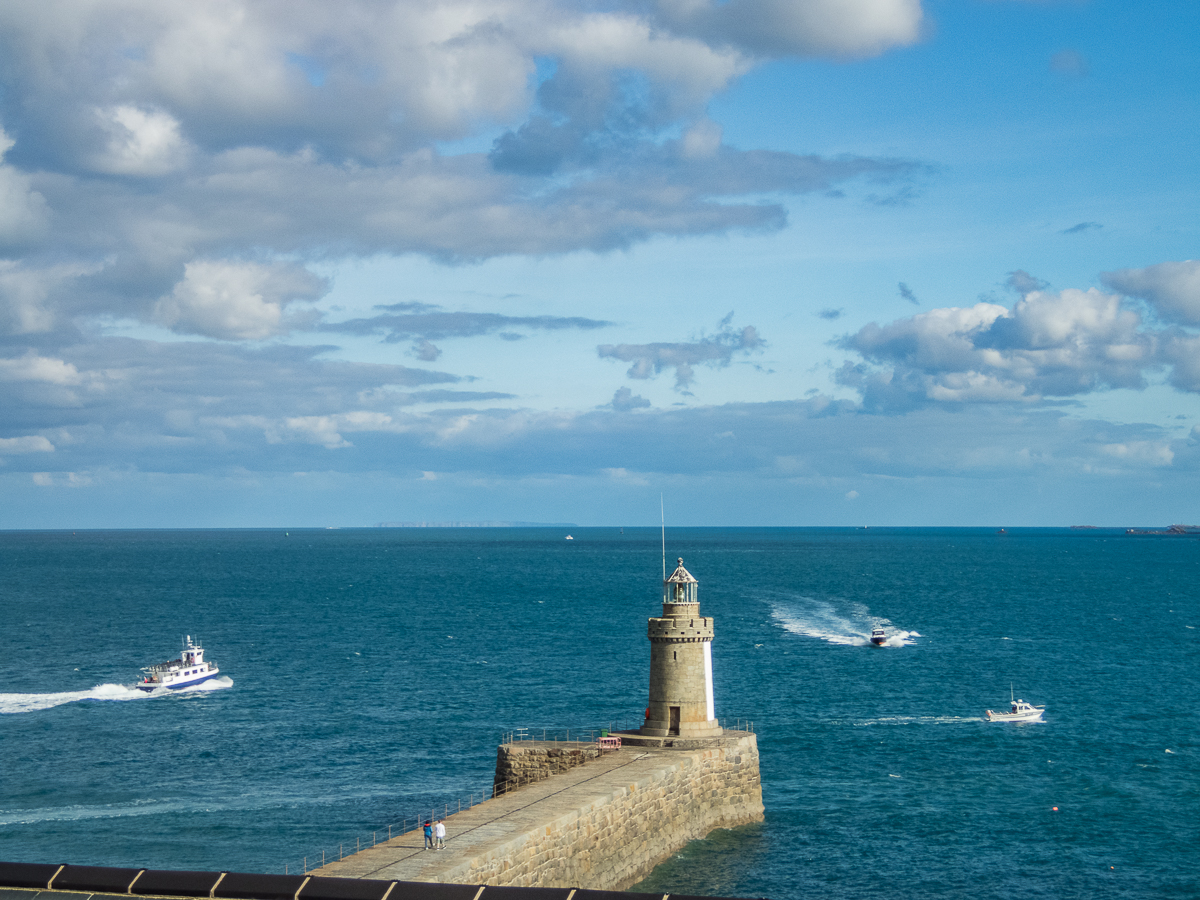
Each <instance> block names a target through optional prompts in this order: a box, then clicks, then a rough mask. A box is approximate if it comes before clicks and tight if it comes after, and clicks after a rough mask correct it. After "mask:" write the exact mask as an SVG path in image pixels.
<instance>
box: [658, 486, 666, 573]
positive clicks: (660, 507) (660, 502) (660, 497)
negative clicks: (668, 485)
mask: <svg viewBox="0 0 1200 900" xmlns="http://www.w3.org/2000/svg"><path fill="white" fill-rule="evenodd" d="M658 514H659V515H660V516H661V517H662V550H663V581H666V580H667V511H666V507H665V506H663V495H662V494H659V495H658Z"/></svg>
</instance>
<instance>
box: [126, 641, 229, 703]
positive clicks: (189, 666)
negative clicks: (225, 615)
mask: <svg viewBox="0 0 1200 900" xmlns="http://www.w3.org/2000/svg"><path fill="white" fill-rule="evenodd" d="M142 671H143V672H145V673H146V674H145V676H144V677H143V678H142V680H141V681H139V682H138V683H137V684H135V685H134V687H135V688H137V689H138V690H141V691H155V690H158V689H159V688H168V689H169V690H173V691H177V690H179V689H180V688H185V687H191V686H192V685H193V684H200V682H202V681H208V679H210V678H215V677H216V676H217V675H218V674H219V673H220V671H221V670H220V669H218V668H217V666H216V664H215V663H211V662H208V661H206V660H205V659H204V648H203V647H201V646H200V643H199V642H198V641H193V640H192V636H191V635H190V634H189V635H188V636H187V637H186V638H184V641H183V653H181V654H180V655H179V659H173V660H171V661H170V662H164V663H156V664H154V665H152V666H146V668H144V669H142Z"/></svg>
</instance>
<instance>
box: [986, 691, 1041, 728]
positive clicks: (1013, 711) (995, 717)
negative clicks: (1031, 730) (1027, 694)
mask: <svg viewBox="0 0 1200 900" xmlns="http://www.w3.org/2000/svg"><path fill="white" fill-rule="evenodd" d="M1008 696H1009V698H1010V700H1011V703H1010V705H1009V709H1008V712H995V711H994V710H990V709H989V710H988V711H987V717H988V721H989V722H1040V721H1041V718H1042V713H1044V712H1045V711H1046V707H1044V706H1034V705H1033V704H1032V703H1026V702H1025V701H1024V700H1022V699H1021V698H1020V697H1014V696H1013V691H1012V685H1009V686H1008Z"/></svg>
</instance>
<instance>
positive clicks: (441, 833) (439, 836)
mask: <svg viewBox="0 0 1200 900" xmlns="http://www.w3.org/2000/svg"><path fill="white" fill-rule="evenodd" d="M433 837H434V840H435V841H436V846H435V848H434V849H436V850H445V849H446V823H445V822H443V821H442V820H441V819H438V821H437V824H436V825H434V826H433Z"/></svg>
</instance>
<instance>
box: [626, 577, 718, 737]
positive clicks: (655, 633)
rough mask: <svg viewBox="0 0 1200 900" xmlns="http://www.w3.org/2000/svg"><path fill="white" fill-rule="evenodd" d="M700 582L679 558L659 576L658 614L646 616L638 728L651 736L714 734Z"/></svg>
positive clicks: (709, 630) (709, 627) (709, 625)
mask: <svg viewBox="0 0 1200 900" xmlns="http://www.w3.org/2000/svg"><path fill="white" fill-rule="evenodd" d="M699 586H700V585H699V582H697V581H696V579H695V578H693V577H692V574H691V573H690V572H689V571H688V570H687V569H685V568H684V567H683V559H682V558H681V559H680V560H679V566H678V568H676V569H675V571H674V572H672V573H671V576H670V577H669V578H667V579H666V580H665V581H664V582H663V612H662V618H661V619H651V620H650V623H649V627H648V628H647V635H648V637H649V638H650V705H649V707H648V708H647V710H646V721H645V723H644V724H643V725H642V728H641V733H642V734H644V735H647V736H653V737H668V736H672V737H673V736H678V737H681V738H708V737H716V736H717V735H719V734H720V733H721V726H720V725H718V724H717V718H716V713H715V712H714V709H713V676H712V639H713V620H712V619H709V618H704V617H703V616H701V615H700V601H699V599H698V598H697V596H696V594H697V589H698V588H699Z"/></svg>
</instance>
